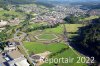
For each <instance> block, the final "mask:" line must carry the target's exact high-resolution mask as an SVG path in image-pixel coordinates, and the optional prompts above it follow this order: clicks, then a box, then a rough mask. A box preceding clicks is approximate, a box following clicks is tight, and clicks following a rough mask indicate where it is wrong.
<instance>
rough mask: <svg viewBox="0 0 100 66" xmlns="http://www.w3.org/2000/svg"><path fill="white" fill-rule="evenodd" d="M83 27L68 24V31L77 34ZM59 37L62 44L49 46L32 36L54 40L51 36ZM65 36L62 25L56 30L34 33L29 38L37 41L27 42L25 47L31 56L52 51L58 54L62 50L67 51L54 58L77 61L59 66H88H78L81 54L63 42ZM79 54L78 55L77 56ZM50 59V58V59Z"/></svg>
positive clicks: (49, 29) (50, 44)
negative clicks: (78, 58)
mask: <svg viewBox="0 0 100 66" xmlns="http://www.w3.org/2000/svg"><path fill="white" fill-rule="evenodd" d="M82 26H83V25H81V24H66V29H67V32H77V31H78V29H79V27H82ZM52 34H54V35H57V37H58V39H61V41H60V42H51V43H49V44H45V43H43V42H39V40H36V39H34V37H32V36H37V35H40V36H38V37H39V38H40V39H53V38H54V36H52V37H51V35H52ZM62 34H63V25H62V24H61V25H60V26H58V27H56V28H48V29H45V30H42V31H39V30H36V31H33V32H30V33H29V35H30V36H29V37H31V40H35V41H31V42H26V41H24V42H23V44H24V46H25V48H26V49H27V50H28V53H29V54H32V53H34V54H38V53H43V52H45V51H50V52H51V54H54V53H57V52H59V51H61V50H62V49H66V50H64V51H63V52H61V53H58V54H56V55H54V56H53V57H52V58H62V57H63V58H68V57H71V58H74V59H75V60H74V61H73V63H58V65H59V66H86V64H83V63H80V64H77V63H76V61H77V57H78V56H81V55H80V54H79V53H77V51H75V50H74V52H73V50H72V49H71V48H69V46H68V45H66V44H65V42H64V41H63V38H62V37H61V36H62ZM68 35H69V36H70V37H71V36H73V35H74V36H75V35H77V34H68ZM76 53H77V54H76ZM49 58H50V57H49ZM41 66H54V63H52V64H49V63H44V64H43V65H41Z"/></svg>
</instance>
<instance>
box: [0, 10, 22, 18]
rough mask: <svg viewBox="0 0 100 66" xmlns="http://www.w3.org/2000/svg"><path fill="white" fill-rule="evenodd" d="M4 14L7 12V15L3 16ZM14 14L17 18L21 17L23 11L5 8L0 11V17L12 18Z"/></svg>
mask: <svg viewBox="0 0 100 66" xmlns="http://www.w3.org/2000/svg"><path fill="white" fill-rule="evenodd" d="M4 14H7V15H9V16H7V17H6V16H4ZM12 15H13V16H16V17H18V18H23V17H24V14H23V13H19V12H15V11H6V10H2V11H0V19H11V18H13V16H12Z"/></svg>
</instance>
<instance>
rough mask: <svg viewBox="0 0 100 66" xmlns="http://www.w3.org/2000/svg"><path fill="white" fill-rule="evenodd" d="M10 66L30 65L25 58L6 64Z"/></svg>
mask: <svg viewBox="0 0 100 66" xmlns="http://www.w3.org/2000/svg"><path fill="white" fill-rule="evenodd" d="M8 63H9V64H10V65H16V66H29V65H30V64H29V63H28V62H27V59H26V58H25V57H19V58H17V59H15V60H13V61H9V62H8Z"/></svg>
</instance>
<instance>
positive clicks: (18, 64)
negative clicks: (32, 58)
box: [16, 60, 30, 66]
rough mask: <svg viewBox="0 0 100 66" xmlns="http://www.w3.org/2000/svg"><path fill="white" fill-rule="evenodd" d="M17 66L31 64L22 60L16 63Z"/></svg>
mask: <svg viewBox="0 0 100 66" xmlns="http://www.w3.org/2000/svg"><path fill="white" fill-rule="evenodd" d="M16 65H17V66H29V65H30V64H29V63H28V62H27V61H26V60H22V61H20V62H17V63H16Z"/></svg>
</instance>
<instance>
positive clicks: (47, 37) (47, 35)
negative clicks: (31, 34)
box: [36, 34, 57, 40]
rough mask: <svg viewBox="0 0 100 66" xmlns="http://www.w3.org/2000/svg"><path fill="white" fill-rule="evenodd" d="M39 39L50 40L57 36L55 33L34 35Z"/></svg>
mask: <svg viewBox="0 0 100 66" xmlns="http://www.w3.org/2000/svg"><path fill="white" fill-rule="evenodd" d="M36 37H37V38H38V39H40V40H52V39H55V38H57V36H56V35H55V34H41V35H37V36H36Z"/></svg>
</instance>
